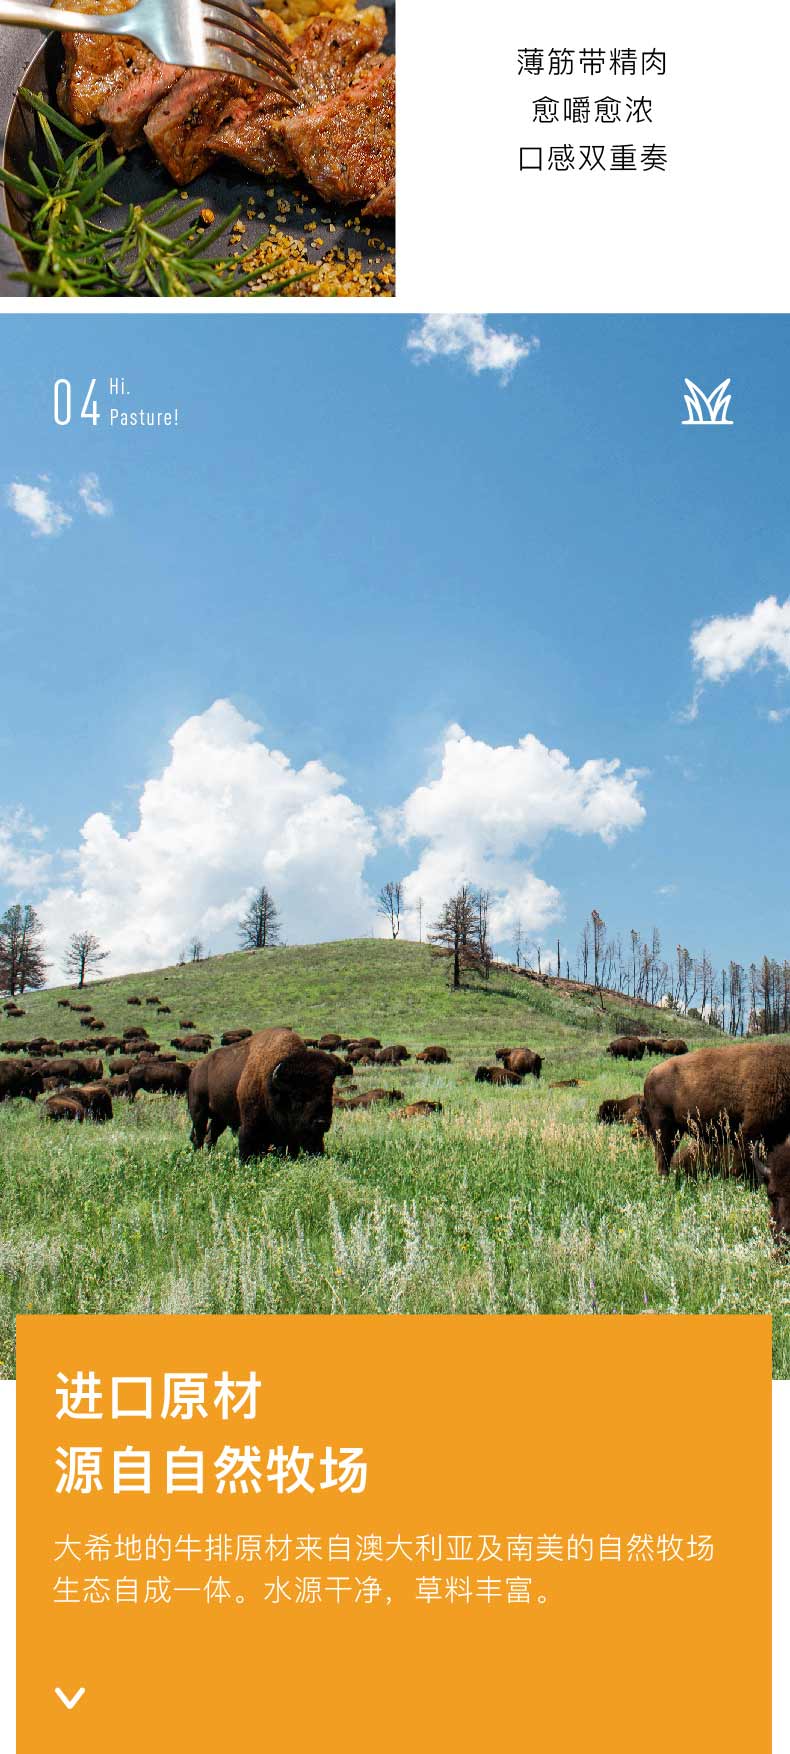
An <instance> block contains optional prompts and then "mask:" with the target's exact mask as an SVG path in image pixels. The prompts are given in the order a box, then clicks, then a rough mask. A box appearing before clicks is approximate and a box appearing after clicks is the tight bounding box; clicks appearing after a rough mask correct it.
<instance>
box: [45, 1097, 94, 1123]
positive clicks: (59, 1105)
mask: <svg viewBox="0 0 790 1754" xmlns="http://www.w3.org/2000/svg"><path fill="white" fill-rule="evenodd" d="M44 1113H45V1115H46V1116H47V1119H48V1120H50V1121H84V1119H85V1109H84V1108H83V1105H82V1103H81V1102H79V1101H78V1100H77V1098H76V1097H75V1096H48V1097H47V1100H46V1102H45V1104H44Z"/></svg>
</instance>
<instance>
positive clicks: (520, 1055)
mask: <svg viewBox="0 0 790 1754" xmlns="http://www.w3.org/2000/svg"><path fill="white" fill-rule="evenodd" d="M504 1064H505V1066H506V1067H507V1070H508V1072H518V1075H519V1077H520V1078H530V1077H531V1078H539V1077H540V1069H541V1066H542V1065H543V1061H542V1059H541V1057H540V1054H535V1053H533V1051H532V1049H531V1048H511V1049H510V1052H509V1053H508V1056H507V1059H506V1060H505V1062H504Z"/></svg>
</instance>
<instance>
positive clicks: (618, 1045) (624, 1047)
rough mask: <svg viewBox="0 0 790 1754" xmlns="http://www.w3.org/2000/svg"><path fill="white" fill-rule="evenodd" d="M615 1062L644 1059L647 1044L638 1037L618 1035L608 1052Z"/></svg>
mask: <svg viewBox="0 0 790 1754" xmlns="http://www.w3.org/2000/svg"><path fill="white" fill-rule="evenodd" d="M606 1052H607V1054H611V1056H612V1059H613V1060H641V1059H643V1057H644V1052H645V1044H644V1042H643V1041H640V1040H639V1037H638V1036H637V1035H618V1036H615V1039H614V1041H610V1043H609V1046H608V1048H607V1050H606Z"/></svg>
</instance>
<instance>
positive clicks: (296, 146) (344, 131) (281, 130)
mask: <svg viewBox="0 0 790 1754" xmlns="http://www.w3.org/2000/svg"><path fill="white" fill-rule="evenodd" d="M273 132H274V134H275V136H276V138H277V139H278V140H280V141H281V142H282V144H283V145H284V146H286V147H287V149H288V151H289V152H290V153H291V154H292V155H293V157H294V158H295V159H296V162H297V164H298V166H299V169H300V170H301V171H302V172H303V173H304V175H305V176H306V177H307V179H308V182H310V183H312V185H313V188H314V189H317V190H318V193H319V195H322V196H323V198H324V200H325V201H337V202H339V203H341V204H345V203H348V202H351V201H370V200H371V199H372V198H373V196H374V195H377V194H378V193H379V191H380V190H381V189H383V188H384V187H385V186H386V185H387V184H388V183H390V182H391V181H392V179H393V178H394V176H395V57H394V55H391V56H389V58H388V59H387V61H385V63H384V65H383V67H379V68H378V69H377V70H376V72H374V73H371V74H370V75H369V76H368V78H367V79H361V80H360V81H359V83H358V84H357V85H349V86H347V88H346V90H345V91H341V92H340V94H339V96H338V97H331V98H328V99H327V101H326V103H322V104H314V105H313V108H312V109H310V110H306V111H304V112H299V111H297V113H296V114H295V115H292V116H287V117H286V118H285V119H284V120H283V121H281V122H277V123H275V126H274V129H273Z"/></svg>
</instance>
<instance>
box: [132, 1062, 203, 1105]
mask: <svg viewBox="0 0 790 1754" xmlns="http://www.w3.org/2000/svg"><path fill="white" fill-rule="evenodd" d="M191 1071H192V1067H191V1066H188V1065H187V1064H186V1062H185V1061H184V1060H175V1061H169V1062H168V1063H167V1065H164V1066H163V1065H160V1063H159V1061H158V1060H144V1061H143V1062H142V1064H140V1063H139V1062H138V1064H137V1065H135V1066H132V1067H131V1068H130V1070H129V1073H128V1077H127V1082H128V1085H129V1091H128V1096H129V1101H130V1102H134V1099H135V1097H136V1095H137V1092H138V1090H148V1091H151V1092H152V1093H153V1092H159V1091H164V1092H166V1093H167V1094H168V1095H170V1096H186V1094H187V1091H188V1089H189V1075H190V1072H191Z"/></svg>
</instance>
